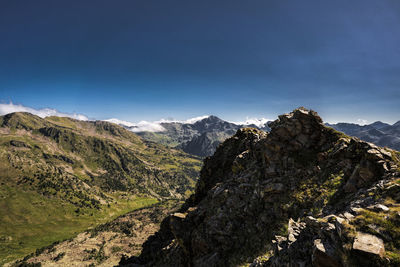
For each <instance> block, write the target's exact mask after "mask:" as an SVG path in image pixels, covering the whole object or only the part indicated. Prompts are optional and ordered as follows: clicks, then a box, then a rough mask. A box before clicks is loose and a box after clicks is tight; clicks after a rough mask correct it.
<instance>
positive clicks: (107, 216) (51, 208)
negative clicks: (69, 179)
mask: <svg viewBox="0 0 400 267" xmlns="http://www.w3.org/2000/svg"><path fill="white" fill-rule="evenodd" d="M9 192H10V190H9ZM13 195H14V196H15V197H14V198H15V202H13V205H14V206H17V208H18V209H17V208H16V207H9V210H10V211H14V212H11V213H10V214H7V213H6V211H5V210H4V209H3V208H4V207H7V206H6V205H2V202H1V201H0V207H2V210H3V211H5V213H4V214H5V215H4V214H3V215H4V216H2V218H0V226H1V227H0V236H1V240H0V266H1V265H3V264H5V263H10V262H12V261H15V260H16V259H21V258H22V257H24V256H26V255H28V254H31V253H32V254H31V256H34V255H39V254H41V252H43V251H42V249H41V248H42V247H45V246H49V245H50V244H52V243H54V242H58V241H62V240H68V241H65V242H61V243H60V244H59V245H57V247H60V250H58V249H56V250H54V251H52V252H51V253H50V252H49V255H48V257H47V258H46V257H44V256H43V257H41V258H40V259H41V260H44V262H46V259H54V258H56V260H57V259H58V260H61V258H64V254H63V253H65V259H68V261H69V262H71V261H72V260H73V259H74V257H79V255H80V254H77V255H75V256H68V255H69V253H68V252H67V251H68V250H63V249H67V248H68V247H69V246H72V244H73V243H75V244H78V243H79V242H80V243H85V242H89V243H90V244H91V245H86V246H85V249H89V250H91V251H93V248H94V247H95V246H96V244H97V241H96V240H97V238H94V239H93V238H91V239H88V240H86V239H87V236H88V234H87V233H86V234H85V233H83V234H82V233H81V232H82V231H85V230H87V229H98V227H101V226H102V224H104V223H106V222H108V221H112V220H113V219H115V218H117V217H118V216H121V215H122V214H127V213H128V212H131V211H133V210H138V209H139V210H140V209H141V208H143V207H149V206H151V205H152V204H155V203H157V199H154V198H138V197H131V198H122V196H120V200H119V201H118V202H116V203H114V204H112V205H110V207H104V208H102V209H101V210H93V209H90V210H88V211H87V212H85V211H83V210H81V211H80V212H79V213H75V212H73V210H71V209H72V208H73V207H69V206H68V205H65V204H64V205H61V206H60V205H59V203H56V202H57V201H55V203H53V205H49V203H48V201H46V202H47V203H45V204H46V205H40V203H41V201H45V199H40V197H39V198H38V199H31V197H32V194H29V193H25V194H24V192H14V194H13ZM24 196H26V197H28V198H29V199H24ZM8 200H10V199H8ZM7 203H10V202H9V201H7ZM3 204H4V203H3ZM20 204H21V205H20ZM22 204H23V205H22ZM21 209H22V210H23V213H21V212H22V210H21ZM143 213H145V212H143V211H142V210H140V211H138V214H143ZM18 214H24V216H20V215H19V217H21V218H18V216H17V215H18ZM74 214H75V215H74ZM132 214H135V211H134V212H133V213H128V214H127V215H122V216H125V218H127V217H129V216H133V215H132ZM120 218H121V217H118V218H117V219H116V220H117V221H118V219H120ZM99 225H100V226H99ZM89 231H91V232H92V233H94V231H95V230H89ZM144 231H145V232H149V233H150V232H151V230H148V228H146V229H144ZM78 233H81V234H79V235H78ZM109 234H110V233H108V234H105V236H101V239H102V240H107V238H108V240H107V242H108V241H109V239H112V237H114V236H109ZM136 234H137V233H135V235H136ZM77 235H78V236H77ZM92 235H93V234H90V236H92ZM99 238H100V237H99ZM143 238H146V237H145V236H143ZM114 239H115V238H114ZM99 240H100V239H99ZM100 243H101V241H100ZM108 243H109V242H108ZM63 244H69V245H67V246H64V245H63ZM112 244H114V243H112ZM61 247H63V249H61ZM110 249H111V250H113V251H114V252H116V250H118V248H111V247H110ZM46 251H48V250H46V249H45V250H44V252H46ZM105 251H106V252H107V251H108V247H107V249H105ZM124 251H125V250H124V249H121V253H122V252H124ZM129 251H131V252H132V253H129ZM134 251H135V249H133V248H132V249H130V250H129V249H128V251H126V252H128V254H130V255H133V254H134ZM74 253H75V252H74ZM93 253H94V252H93ZM89 254H90V253H89ZM57 256H58V258H57ZM88 257H89V258H90V256H88ZM33 259H36V258H33ZM33 259H32V260H33ZM38 259H39V258H38ZM82 259H83V258H82ZM82 259H81V260H82ZM32 260H30V261H32ZM110 260H112V259H110ZM97 261H101V260H100V259H99V257H98V256H94V257H93V258H92V259H91V260H89V264H90V262H97ZM6 266H7V265H6ZM81 266H82V265H81Z"/></svg>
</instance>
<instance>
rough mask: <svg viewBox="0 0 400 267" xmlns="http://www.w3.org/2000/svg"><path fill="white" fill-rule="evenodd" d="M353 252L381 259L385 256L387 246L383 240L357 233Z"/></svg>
mask: <svg viewBox="0 0 400 267" xmlns="http://www.w3.org/2000/svg"><path fill="white" fill-rule="evenodd" d="M353 250H356V251H360V252H362V253H364V254H367V255H371V256H379V257H380V258H383V256H384V255H385V246H384V243H383V241H382V239H380V238H378V237H376V236H374V235H371V234H367V233H362V232H357V234H356V238H355V239H354V242H353Z"/></svg>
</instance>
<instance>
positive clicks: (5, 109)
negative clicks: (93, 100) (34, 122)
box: [0, 102, 89, 121]
mask: <svg viewBox="0 0 400 267" xmlns="http://www.w3.org/2000/svg"><path fill="white" fill-rule="evenodd" d="M13 112H29V113H32V114H34V115H37V116H39V117H41V118H45V117H49V116H58V117H69V118H73V119H76V120H82V121H87V120H89V119H88V117H86V116H85V115H82V114H76V113H73V114H71V113H62V112H59V111H57V110H55V109H51V108H43V109H34V108H30V107H25V106H23V105H18V104H17V105H15V104H13V103H11V102H10V103H9V104H0V115H6V114H9V113H13Z"/></svg>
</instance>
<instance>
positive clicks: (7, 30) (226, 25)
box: [0, 0, 400, 122]
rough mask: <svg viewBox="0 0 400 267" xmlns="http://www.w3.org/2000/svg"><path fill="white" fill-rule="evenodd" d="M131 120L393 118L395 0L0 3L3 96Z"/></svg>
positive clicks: (396, 108)
mask: <svg viewBox="0 0 400 267" xmlns="http://www.w3.org/2000/svg"><path fill="white" fill-rule="evenodd" d="M10 100H11V101H13V102H14V103H19V104H23V105H25V106H30V107H33V108H43V107H51V108H55V109H58V110H61V111H64V112H79V113H83V114H86V115H88V116H89V117H92V118H98V119H105V118H110V117H117V118H119V119H124V120H130V121H137V120H140V119H146V120H156V119H160V118H167V117H173V118H176V119H184V118H189V117H193V116H199V115H204V114H215V115H218V116H220V117H222V118H224V119H228V120H241V119H244V118H245V117H246V116H250V117H270V118H273V117H274V116H276V115H277V114H280V113H284V112H288V111H290V110H291V109H293V108H295V107H297V106H306V107H310V108H313V109H315V110H317V111H318V112H319V113H320V114H321V115H322V116H323V117H324V119H325V120H328V121H338V120H340V121H356V120H357V119H366V120H368V121H370V122H372V121H374V120H378V119H379V120H383V121H387V122H394V121H397V120H399V119H400V1H398V0H379V1H377V0H352V1H348V0H339V1H337V0H335V1H331V0H329V1H322V0H313V1H310V0H305V1H298V0H292V1H290V0H263V1H261V0H251V1H245V0H241V1H237V0H229V1H221V0H220V1H214V0H213V1H208V0H202V1H187V0H185V1H171V0H169V1H164V0H159V1H153V0H124V1H121V0H116V1H110V0H107V1H102V0H82V1H61V0H60V1H54V0H47V1H41V0H35V1H32V0H26V1H19V0H0V101H3V102H8V101H10Z"/></svg>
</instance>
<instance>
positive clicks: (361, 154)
mask: <svg viewBox="0 0 400 267" xmlns="http://www.w3.org/2000/svg"><path fill="white" fill-rule="evenodd" d="M270 127H271V131H270V133H268V134H266V133H264V132H262V131H259V130H256V129H251V128H246V129H240V130H238V131H237V133H236V134H235V135H234V136H233V137H231V138H229V139H227V140H226V141H225V142H224V143H223V144H221V145H220V146H219V147H218V149H217V150H216V152H215V154H214V155H213V156H212V157H210V158H207V159H206V160H205V162H204V166H203V169H202V171H201V176H200V179H199V181H198V184H197V187H196V192H195V194H194V195H193V196H192V197H191V198H190V199H189V200H187V201H186V203H185V204H184V205H183V206H182V209H181V211H180V213H182V214H186V215H185V216H173V217H172V218H173V219H172V220H171V221H170V223H169V224H168V223H166V224H165V225H166V226H169V228H168V227H162V228H161V230H160V233H159V234H158V235H156V236H164V238H161V239H159V240H158V241H157V242H150V241H149V242H146V243H145V244H144V246H143V251H142V254H141V255H140V256H139V259H140V260H141V262H142V263H145V264H148V265H152V266H205V264H208V265H209V266H237V265H241V264H244V263H246V262H247V263H252V264H253V266H310V265H312V264H313V262H314V265H316V266H341V265H345V266H352V264H353V262H354V260H356V258H355V257H356V256H355V255H353V252H354V251H358V250H356V249H353V242H354V233H355V232H356V231H360V229H359V228H361V227H366V225H368V222H365V220H364V219H365V218H364V217H363V214H364V211H365V208H366V207H368V206H370V205H371V204H374V203H375V199H376V197H375V195H376V196H380V197H384V196H386V190H387V188H388V187H389V185H390V184H393V181H394V180H395V179H399V177H398V174H397V173H396V172H392V171H390V170H389V171H388V169H389V168H386V169H385V168H384V167H383V165H384V164H386V165H388V164H389V165H390V166H392V164H393V163H394V162H393V161H392V159H391V158H388V157H386V155H384V154H383V153H381V152H380V148H378V147H376V146H372V145H371V144H369V143H366V142H363V141H360V140H359V139H356V138H351V137H347V136H345V135H344V134H342V133H339V132H336V131H335V130H333V129H332V128H328V127H326V126H324V124H323V123H322V120H321V118H320V117H319V116H318V115H317V114H316V113H315V112H313V111H310V110H307V109H304V108H299V109H296V110H294V111H293V112H291V113H288V114H284V115H281V116H279V118H278V119H277V120H275V121H274V122H272V123H271V124H270ZM371 149H373V151H370V152H368V151H369V150H371ZM375 150H376V151H378V152H376V151H375ZM376 155H378V156H376ZM381 161H383V163H384V164H383V163H382V162H381ZM389 165H388V166H389ZM368 190H369V191H368ZM396 190H397V189H391V192H392V195H396V192H398V191H396ZM393 199H394V200H395V199H396V198H395V197H393ZM382 201H383V199H382ZM391 201H392V200H391ZM395 201H396V200H395ZM382 203H383V202H382ZM192 207H194V209H191V208H192ZM388 214H392V213H391V212H389V213H388ZM311 215H312V216H311ZM363 220H364V221H363ZM393 223H394V222H393ZM151 240H153V239H151ZM315 240H319V241H315ZM171 244H177V245H176V246H172V245H171ZM355 247H356V248H357V245H356V246H355ZM163 248H164V249H163ZM399 249H400V248H399ZM266 251H272V255H268V256H265V253H266ZM262 255H264V256H262ZM312 255H314V256H312ZM261 256H262V258H263V260H260V258H259V257H261ZM266 258H267V259H266ZM254 259H258V260H254ZM324 264H325V265H324ZM377 264H378V266H379V264H380V263H377ZM380 265H382V264H380Z"/></svg>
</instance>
